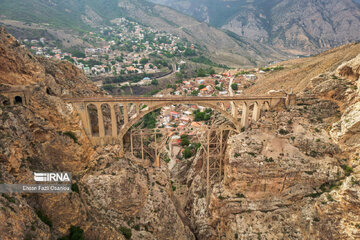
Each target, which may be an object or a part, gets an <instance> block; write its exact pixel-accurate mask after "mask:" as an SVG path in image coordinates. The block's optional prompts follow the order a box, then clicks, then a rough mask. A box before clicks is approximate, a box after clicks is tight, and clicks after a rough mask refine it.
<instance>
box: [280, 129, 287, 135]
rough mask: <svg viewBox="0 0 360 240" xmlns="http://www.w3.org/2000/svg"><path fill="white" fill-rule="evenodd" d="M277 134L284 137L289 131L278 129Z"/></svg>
mask: <svg viewBox="0 0 360 240" xmlns="http://www.w3.org/2000/svg"><path fill="white" fill-rule="evenodd" d="M279 133H280V134H281V135H286V134H289V131H287V130H284V129H280V130H279Z"/></svg>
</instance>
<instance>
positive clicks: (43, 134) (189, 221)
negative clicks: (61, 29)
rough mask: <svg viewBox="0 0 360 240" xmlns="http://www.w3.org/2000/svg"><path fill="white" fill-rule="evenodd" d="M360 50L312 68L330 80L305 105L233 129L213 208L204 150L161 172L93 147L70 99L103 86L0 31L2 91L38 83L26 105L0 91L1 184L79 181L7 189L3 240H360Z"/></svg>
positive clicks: (0, 200) (1, 200) (306, 92)
mask: <svg viewBox="0 0 360 240" xmlns="http://www.w3.org/2000/svg"><path fill="white" fill-rule="evenodd" d="M357 47H359V46H358V45H354V44H352V45H349V46H345V47H343V48H338V49H335V50H334V51H333V52H337V54H336V56H337V57H336V60H331V58H330V59H329V61H330V62H333V63H334V65H325V62H326V59H327V58H328V57H329V56H330V57H331V56H332V52H331V51H330V52H328V53H327V54H324V55H323V56H322V57H323V58H325V59H324V60H323V61H324V62H323V64H322V65H316V64H313V67H311V63H308V66H307V68H303V70H307V71H310V70H314V71H315V72H316V73H319V75H318V76H316V77H315V78H313V79H311V80H309V81H307V85H306V86H305V85H299V89H298V93H299V94H298V97H301V98H299V99H298V101H297V105H295V106H291V107H290V108H289V109H283V108H282V107H281V106H279V108H278V109H276V110H275V109H274V110H272V111H266V112H265V111H263V113H262V117H261V119H260V121H259V122H257V123H256V124H252V125H251V127H250V128H248V129H246V130H245V131H243V132H241V133H236V134H234V135H233V136H231V138H230V139H229V141H228V149H227V155H228V157H227V158H226V159H225V160H224V164H223V168H224V178H213V179H212V181H211V189H210V200H209V205H207V202H206V198H205V196H206V180H205V177H204V176H205V174H204V172H205V171H206V170H205V169H206V168H202V167H201V166H203V165H205V164H204V163H205V162H206V160H205V157H204V155H203V154H197V156H195V157H194V158H190V159H184V160H182V161H178V162H177V163H176V166H175V167H174V168H172V170H169V169H168V168H167V165H166V162H165V159H162V160H161V168H156V169H155V168H153V167H152V162H151V161H150V160H140V159H137V158H135V157H130V156H129V155H127V156H129V157H128V158H127V157H125V158H121V157H120V154H119V152H120V147H119V146H116V145H114V146H98V147H94V146H92V145H91V144H90V142H89V140H88V138H87V137H86V134H85V132H84V131H83V130H82V122H81V120H80V119H79V116H78V115H77V114H76V112H75V111H74V108H73V106H72V104H69V103H65V102H64V101H63V100H62V98H64V97H84V96H102V95H103V92H101V91H100V90H99V89H98V88H97V87H96V86H95V85H93V84H92V83H91V82H89V81H88V80H87V79H86V77H85V76H84V75H83V74H82V73H81V72H80V70H78V69H77V68H75V67H74V66H72V65H71V64H70V63H67V62H59V61H49V60H47V59H44V58H37V57H35V56H33V55H32V54H31V53H29V52H28V51H27V50H25V49H23V48H22V47H21V46H20V45H19V43H18V42H17V41H16V39H14V38H13V37H12V36H10V35H9V34H7V33H6V32H5V31H4V29H2V28H0V53H1V54H0V89H1V90H2V91H6V89H9V88H15V87H24V86H27V85H31V84H33V86H32V87H33V92H32V95H31V99H30V103H29V104H27V105H25V106H23V105H21V104H19V105H15V106H9V105H8V104H6V103H7V101H6V100H7V99H6V97H5V96H3V95H1V94H0V136H1V137H0V162H1V164H0V182H1V183H34V182H33V172H34V171H39V172H48V171H56V172H58V171H71V172H72V173H73V181H72V183H74V184H76V185H75V186H77V187H76V188H73V189H74V190H73V192H71V193H66V194H15V193H12V194H1V195H0V221H1V224H0V232H1V239H4V240H18V239H19V240H20V239H21V240H22V239H46V240H48V239H49V240H50V239H58V238H60V237H64V236H68V235H69V228H70V226H72V225H73V226H77V227H80V228H81V229H82V230H83V231H84V233H83V234H84V239H89V240H92V239H94V240H95V239H99V240H105V239H121V240H122V239H134V240H137V239H170V240H171V239H174V240H178V239H184V240H187V239H189V240H193V239H199V240H205V239H206V240H208V239H219V238H221V239H346V240H347V239H349V240H350V239H359V237H360V200H359V199H360V197H359V193H360V164H359V156H360V99H359V96H360V95H359V88H358V87H359V86H360V80H359V76H360V55H359V56H357V57H356V56H354V54H356V53H354V52H355V51H357V50H358V49H357ZM341 53H343V55H344V56H342V58H341V57H340V55H341ZM305 60H308V59H305ZM317 60H319V59H317ZM341 61H343V62H342V63H340V62H341ZM319 66H320V67H319ZM321 66H322V67H321ZM294 78H296V82H297V83H298V82H301V81H300V80H301V77H297V76H296V75H294ZM289 81H291V80H289ZM263 83H264V81H262V82H258V83H255V84H259V85H261V84H263ZM356 85H357V87H356ZM275 87H276V88H278V87H279V85H277V86H275ZM314 96H317V97H319V98H314ZM66 133H67V134H66ZM69 133H72V134H69ZM174 184H176V186H177V188H176V189H175V188H174ZM63 239H68V238H66V237H65V238H63Z"/></svg>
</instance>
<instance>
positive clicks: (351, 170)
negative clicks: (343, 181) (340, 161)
mask: <svg viewBox="0 0 360 240" xmlns="http://www.w3.org/2000/svg"><path fill="white" fill-rule="evenodd" d="M341 168H342V169H343V170H344V171H345V176H350V174H351V173H352V172H353V171H354V169H353V168H352V167H349V166H347V165H341Z"/></svg>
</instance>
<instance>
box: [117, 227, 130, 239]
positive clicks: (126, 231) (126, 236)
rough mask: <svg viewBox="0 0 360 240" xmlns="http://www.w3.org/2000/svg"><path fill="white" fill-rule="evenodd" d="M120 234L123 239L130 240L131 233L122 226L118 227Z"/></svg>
mask: <svg viewBox="0 0 360 240" xmlns="http://www.w3.org/2000/svg"><path fill="white" fill-rule="evenodd" d="M119 230H120V232H121V233H122V235H124V237H125V238H126V239H131V236H132V233H131V229H130V228H127V227H124V226H120V227H119Z"/></svg>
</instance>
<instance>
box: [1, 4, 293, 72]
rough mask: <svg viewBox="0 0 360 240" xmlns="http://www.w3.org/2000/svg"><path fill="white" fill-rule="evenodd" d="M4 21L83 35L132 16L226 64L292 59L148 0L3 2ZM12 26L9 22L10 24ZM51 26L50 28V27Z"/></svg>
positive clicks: (252, 63) (264, 62)
mask: <svg viewBox="0 0 360 240" xmlns="http://www.w3.org/2000/svg"><path fill="white" fill-rule="evenodd" d="M0 12H1V14H2V19H12V20H18V21H23V22H35V23H40V24H41V25H42V26H47V27H56V28H69V29H72V30H76V31H79V32H82V31H87V30H90V29H91V27H97V26H101V25H107V24H109V23H110V21H111V20H112V19H115V18H119V17H128V18H131V19H136V21H139V22H140V23H142V24H144V25H149V26H152V27H154V28H155V29H158V30H163V31H167V32H170V33H173V34H177V35H179V36H181V37H183V38H186V39H188V40H189V41H191V42H193V43H196V44H198V45H200V46H202V48H203V49H204V50H205V51H208V53H209V55H210V56H211V57H212V58H213V59H214V60H215V61H218V62H221V63H222V64H230V65H234V64H241V65H245V66H250V65H256V64H260V65H261V64H266V63H267V62H270V61H274V60H280V59H286V58H288V56H287V55H286V54H284V53H281V52H279V51H275V50H273V49H272V48H270V47H266V46H265V45H263V44H261V43H257V42H255V41H252V40H249V39H246V38H244V37H239V36H236V35H234V34H233V35H232V36H230V35H228V34H226V33H224V32H223V31H220V30H218V29H216V28H214V27H211V26H208V25H207V24H205V23H201V22H198V21H197V20H195V19H194V18H191V17H188V16H186V15H184V14H181V13H179V12H176V11H174V10H172V9H169V8H167V7H164V6H159V5H156V4H153V3H149V2H146V1H144V0H135V1H129V0H108V1H105V0H101V1H94V0H91V1H84V0H75V1H70V0H65V1H46V0H31V1H25V2H22V3H21V4H19V5H18V4H17V3H16V4H15V3H14V2H12V1H10V0H5V1H1V3H0ZM6 23H7V24H10V23H9V21H7V22H6ZM49 24H50V25H49Z"/></svg>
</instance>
